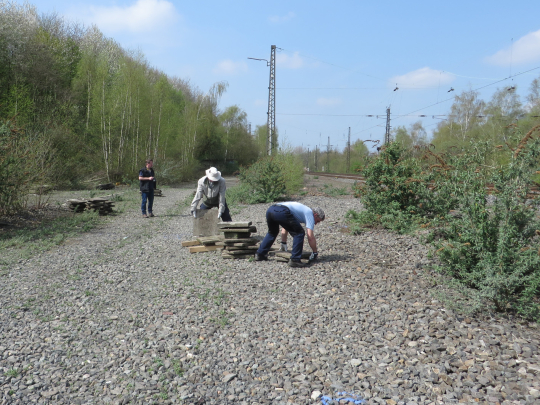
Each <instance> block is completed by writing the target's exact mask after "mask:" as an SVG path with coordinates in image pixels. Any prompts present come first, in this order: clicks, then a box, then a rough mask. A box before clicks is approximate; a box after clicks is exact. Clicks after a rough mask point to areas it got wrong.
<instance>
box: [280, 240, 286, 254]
mask: <svg viewBox="0 0 540 405" xmlns="http://www.w3.org/2000/svg"><path fill="white" fill-rule="evenodd" d="M279 251H280V252H286V251H287V242H281V247H280V248H279Z"/></svg>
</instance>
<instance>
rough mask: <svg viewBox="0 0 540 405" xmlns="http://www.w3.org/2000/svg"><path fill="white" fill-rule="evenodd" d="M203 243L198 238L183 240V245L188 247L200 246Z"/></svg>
mask: <svg viewBox="0 0 540 405" xmlns="http://www.w3.org/2000/svg"><path fill="white" fill-rule="evenodd" d="M200 244H201V243H200V242H199V241H198V240H186V241H184V242H182V247H188V246H198V245H200Z"/></svg>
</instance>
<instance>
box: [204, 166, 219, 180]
mask: <svg viewBox="0 0 540 405" xmlns="http://www.w3.org/2000/svg"><path fill="white" fill-rule="evenodd" d="M206 177H208V179H209V180H212V181H218V180H219V179H221V172H218V170H217V169H216V168H215V167H211V168H210V169H208V170H207V171H206Z"/></svg>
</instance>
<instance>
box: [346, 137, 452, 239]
mask: <svg viewBox="0 0 540 405" xmlns="http://www.w3.org/2000/svg"><path fill="white" fill-rule="evenodd" d="M425 155H426V161H425V162H424V163H423V162H422V161H420V160H418V159H414V158H411V157H410V156H408V155H407V153H406V151H405V150H404V149H403V148H402V147H401V145H400V144H398V143H395V142H394V143H391V144H389V145H388V146H386V147H384V148H383V149H382V150H381V153H380V155H379V156H378V158H376V159H374V160H372V161H371V162H370V164H369V165H368V166H366V167H365V168H364V170H363V172H362V173H363V175H364V176H365V183H364V184H359V183H355V184H354V186H353V194H354V195H355V196H357V197H360V198H361V200H362V203H363V205H364V208H365V209H366V211H367V212H368V213H369V214H362V215H354V214H353V213H350V214H348V218H349V220H351V221H353V222H357V225H360V226H361V225H368V224H369V223H368V222H365V223H363V224H362V223H359V222H362V221H372V225H373V223H378V224H379V225H382V226H383V227H386V228H389V229H392V230H395V231H398V232H406V231H409V230H411V229H414V228H415V227H416V226H418V225H419V224H422V223H427V222H429V220H430V219H431V218H434V217H437V216H441V215H442V216H444V215H446V214H447V213H448V211H449V210H450V209H451V208H453V207H454V205H455V204H456V199H455V197H453V195H452V189H451V188H450V187H448V185H447V182H445V181H439V182H438V183H436V182H437V181H438V180H446V179H447V177H448V169H449V167H450V166H449V165H447V164H446V163H445V162H444V161H442V159H441V158H440V157H439V156H437V155H434V154H433V153H431V152H429V150H427V149H426V150H425ZM430 158H431V159H433V158H435V159H439V161H438V162H437V163H436V164H435V165H432V166H436V167H432V169H433V168H434V169H438V170H429V169H428V168H426V167H424V166H427V165H428V161H429V159H430ZM434 183H436V185H435V186H433V184H434ZM434 191H435V192H434ZM396 219H397V220H396ZM357 229H360V228H358V226H357Z"/></svg>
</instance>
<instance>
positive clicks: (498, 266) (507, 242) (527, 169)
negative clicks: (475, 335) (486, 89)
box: [434, 128, 540, 320]
mask: <svg viewBox="0 0 540 405" xmlns="http://www.w3.org/2000/svg"><path fill="white" fill-rule="evenodd" d="M539 129H540V128H539ZM531 135H532V132H530V133H529V134H527V136H526V137H525V138H523V140H522V142H521V143H520V145H519V146H518V148H517V149H516V150H515V151H513V153H511V155H512V156H510V158H511V159H510V163H509V164H507V165H504V166H500V167H498V168H496V170H493V171H492V172H491V173H485V172H484V173H482V172H481V171H479V170H477V168H476V166H475V165H470V164H467V163H470V162H469V161H470V160H471V155H474V153H470V154H469V156H468V157H467V158H466V159H464V161H463V163H464V164H462V165H460V166H461V167H460V168H459V169H460V170H456V172H455V176H456V180H457V181H456V183H455V184H456V195H458V200H459V208H460V215H459V216H457V217H456V218H451V219H449V220H448V223H447V224H445V225H444V226H443V227H441V228H440V229H438V230H437V231H436V232H437V234H438V236H439V237H441V239H439V240H437V241H435V242H434V244H435V246H436V248H437V254H438V255H439V257H440V259H441V261H442V264H443V266H442V268H441V271H443V272H444V273H446V274H449V275H451V276H452V277H454V278H455V279H456V280H457V281H458V282H459V283H461V284H463V285H465V286H467V287H469V288H473V289H475V290H477V291H478V293H479V295H480V297H481V298H483V299H484V300H487V301H488V302H491V303H492V304H493V305H494V308H495V309H496V310H498V311H507V310H512V311H515V312H517V313H519V314H520V315H522V316H524V317H526V318H530V319H536V320H538V319H539V317H540V304H539V294H540V241H539V239H540V238H539V237H538V235H539V234H540V220H539V219H538V217H537V213H536V210H535V208H536V207H535V204H531V200H529V199H528V196H527V190H528V189H529V188H530V186H531V185H532V184H531V183H532V180H531V179H532V173H534V170H535V169H536V167H537V164H538V157H539V156H540V141H539V140H538V139H534V140H533V139H532V137H531ZM527 143H528V144H527ZM471 150H475V148H471ZM476 150H477V151H478V149H476ZM509 154H510V153H509ZM488 184H492V185H493V188H494V195H493V196H491V197H490V196H489V195H488V192H487V185H488Z"/></svg>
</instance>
